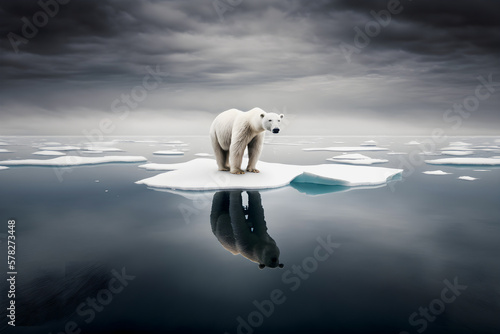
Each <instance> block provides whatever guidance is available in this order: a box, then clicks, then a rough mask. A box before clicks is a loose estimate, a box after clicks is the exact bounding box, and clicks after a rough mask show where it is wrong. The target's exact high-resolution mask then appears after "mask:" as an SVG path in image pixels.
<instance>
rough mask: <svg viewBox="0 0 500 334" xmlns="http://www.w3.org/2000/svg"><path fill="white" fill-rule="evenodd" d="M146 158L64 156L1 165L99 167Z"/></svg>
mask: <svg viewBox="0 0 500 334" xmlns="http://www.w3.org/2000/svg"><path fill="white" fill-rule="evenodd" d="M143 161H147V159H146V158H144V157H141V156H106V157H80V156H69V155H68V156H64V157H57V158H52V159H47V160H41V159H21V160H4V161H0V165H7V166H53V167H67V166H81V165H97V164H106V163H114V162H143Z"/></svg>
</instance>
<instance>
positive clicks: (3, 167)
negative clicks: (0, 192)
mask: <svg viewBox="0 0 500 334" xmlns="http://www.w3.org/2000/svg"><path fill="white" fill-rule="evenodd" d="M2 169H9V167H7V166H0V170H2Z"/></svg>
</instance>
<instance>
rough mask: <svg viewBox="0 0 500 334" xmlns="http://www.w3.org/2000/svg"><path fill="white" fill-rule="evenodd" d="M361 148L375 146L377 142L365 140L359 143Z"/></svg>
mask: <svg viewBox="0 0 500 334" xmlns="http://www.w3.org/2000/svg"><path fill="white" fill-rule="evenodd" d="M361 146H377V142H376V141H375V140H367V141H364V142H363V143H361Z"/></svg>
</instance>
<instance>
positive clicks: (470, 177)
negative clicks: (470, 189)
mask: <svg viewBox="0 0 500 334" xmlns="http://www.w3.org/2000/svg"><path fill="white" fill-rule="evenodd" d="M458 179H459V180H465V181H474V180H477V177H472V176H466V175H464V176H459V177H458Z"/></svg>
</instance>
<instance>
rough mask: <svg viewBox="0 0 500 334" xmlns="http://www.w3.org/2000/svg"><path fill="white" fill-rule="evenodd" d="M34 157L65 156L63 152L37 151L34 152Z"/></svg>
mask: <svg viewBox="0 0 500 334" xmlns="http://www.w3.org/2000/svg"><path fill="white" fill-rule="evenodd" d="M33 154H34V155H50V156H61V155H66V153H64V152H59V151H38V152H34V153H33Z"/></svg>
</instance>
